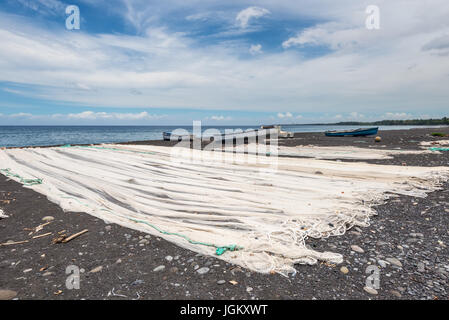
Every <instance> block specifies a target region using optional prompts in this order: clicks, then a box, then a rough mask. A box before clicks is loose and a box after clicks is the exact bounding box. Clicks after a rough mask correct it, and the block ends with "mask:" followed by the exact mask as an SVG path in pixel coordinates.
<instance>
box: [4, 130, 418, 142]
mask: <svg viewBox="0 0 449 320" xmlns="http://www.w3.org/2000/svg"><path fill="white" fill-rule="evenodd" d="M358 127H363V126H339V125H328V126H327V125H326V126H324V125H284V126H282V129H283V130H285V131H291V132H324V131H326V130H341V129H351V128H358ZM416 127H417V126H381V127H380V130H399V129H411V128H416ZM420 127H421V128H422V126H420ZM178 128H180V129H184V130H187V131H189V132H192V127H191V126H0V147H26V146H51V145H64V144H91V143H114V142H126V141H141V140H162V132H164V131H173V130H175V129H178ZM211 128H214V129H218V130H219V131H220V132H224V131H225V129H234V130H235V129H242V130H247V129H255V128H258V126H203V127H202V130H203V131H204V130H207V129H211Z"/></svg>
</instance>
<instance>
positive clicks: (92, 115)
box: [1, 111, 166, 122]
mask: <svg viewBox="0 0 449 320" xmlns="http://www.w3.org/2000/svg"><path fill="white" fill-rule="evenodd" d="M1 116H2V117H3V118H12V119H15V118H22V119H28V120H51V119H58V120H83V121H84V120H88V121H93V120H112V121H116V122H117V121H137V120H157V119H161V118H164V117H166V115H156V114H149V113H148V112H146V111H143V112H137V113H117V112H93V111H83V112H80V113H69V114H61V113H55V114H43V115H33V114H31V113H24V112H21V113H15V114H10V115H1Z"/></svg>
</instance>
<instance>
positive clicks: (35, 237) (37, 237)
mask: <svg viewBox="0 0 449 320" xmlns="http://www.w3.org/2000/svg"><path fill="white" fill-rule="evenodd" d="M51 234H52V233H51V232H47V233H44V234H40V235H38V236H34V237H33V239H39V238H43V237H46V236H49V235H51Z"/></svg>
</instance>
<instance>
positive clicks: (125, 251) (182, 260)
mask: <svg viewBox="0 0 449 320" xmlns="http://www.w3.org/2000/svg"><path fill="white" fill-rule="evenodd" d="M410 130H413V131H412V132H411V131H410ZM410 130H403V131H400V130H391V131H383V132H380V133H379V135H380V136H382V142H381V143H375V142H374V137H368V138H360V137H356V138H329V137H324V135H322V134H321V135H320V134H313V133H298V134H295V138H294V139H291V140H285V141H283V142H285V145H286V146H293V145H301V144H314V145H319V146H326V145H330V146H335V145H345V146H358V147H365V148H369V147H370V146H375V147H377V146H379V148H402V149H404V150H405V149H407V150H413V149H414V148H418V147H417V145H418V144H419V142H420V141H433V140H443V139H445V138H433V137H431V136H430V132H429V131H432V130H431V129H410ZM442 132H443V133H446V134H449V128H445V131H442ZM446 139H447V138H446ZM357 141H364V142H363V143H361V142H357ZM157 142H158V141H156V142H155V141H144V142H140V143H137V144H154V143H157ZM161 142H162V141H161ZM121 144H132V142H127V143H121ZM280 144H281V145H284V144H283V143H280ZM156 145H158V144H156ZM382 146H385V147H382ZM363 162H371V163H379V164H397V165H404V163H405V165H406V166H409V165H410V166H449V160H448V154H447V153H446V154H444V153H440V154H437V153H435V154H430V155H425V156H424V155H419V156H413V155H403V156H401V157H395V158H394V159H386V160H371V161H363ZM0 208H1V209H3V210H4V213H5V214H6V215H8V216H9V218H6V219H1V220H0V230H1V232H0V243H5V242H7V241H8V240H12V241H23V240H24V239H30V236H29V231H27V230H24V228H33V227H36V226H38V225H40V224H43V223H44V222H45V221H43V220H42V219H43V218H44V217H47V216H52V217H54V220H52V222H51V223H50V224H49V225H47V226H45V227H44V229H43V230H42V232H41V233H47V232H52V233H53V235H55V234H57V233H58V232H59V231H62V230H66V231H67V232H68V233H69V234H74V233H76V232H79V231H81V230H83V229H88V230H89V231H88V232H87V233H86V234H84V235H82V236H80V237H79V238H76V239H74V240H72V241H70V242H68V243H65V244H63V243H61V244H52V242H51V239H52V238H53V236H47V237H42V238H37V239H33V240H32V241H31V240H30V241H29V242H27V243H23V244H18V245H10V246H0V289H9V290H14V291H16V292H17V294H18V295H17V298H19V299H80V298H86V299H138V298H140V299H232V298H235V299H429V300H430V299H435V297H436V298H438V299H448V293H449V292H448V291H449V290H448V288H449V282H448V278H449V265H448V259H449V250H448V248H447V246H448V245H449V231H448V227H447V226H448V225H449V183H445V184H444V185H443V187H442V189H441V190H439V191H435V192H432V193H430V194H429V195H428V197H427V198H415V197H409V196H399V197H396V198H393V199H391V200H390V201H388V202H387V203H385V204H382V205H380V206H377V207H376V209H377V213H378V215H377V216H375V217H373V218H372V220H371V225H370V226H369V227H366V228H358V227H355V228H353V229H351V230H350V231H348V232H347V233H346V234H345V235H343V236H339V237H332V238H330V239H321V240H313V239H309V240H308V242H307V243H308V245H310V246H311V247H312V248H314V249H317V250H321V251H325V250H329V251H332V250H338V252H340V253H342V254H343V255H344V262H343V264H341V265H338V266H335V265H330V264H325V263H318V264H317V265H312V266H309V265H297V266H296V269H297V274H296V275H295V276H294V277H293V276H290V277H289V278H285V277H282V276H280V275H277V274H275V275H264V274H258V273H255V272H250V271H248V270H245V269H243V268H241V267H237V266H233V265H231V264H229V263H226V262H224V261H222V260H218V259H216V258H215V257H205V256H201V255H198V254H196V253H194V252H191V251H189V250H186V249H182V248H181V247H178V246H176V245H174V244H172V243H170V242H168V241H165V240H164V239H161V238H159V237H156V236H148V235H147V234H145V233H141V232H138V231H135V230H131V229H127V228H124V227H120V226H118V225H113V224H109V225H108V224H105V223H104V222H103V221H102V220H99V219H96V218H94V217H93V216H90V215H87V214H85V213H74V212H67V213H65V212H63V211H62V209H60V208H59V207H58V206H57V205H55V204H53V203H51V202H50V201H48V200H47V199H46V198H45V197H44V196H42V195H40V194H38V193H36V192H34V191H33V190H31V189H29V188H23V187H22V186H21V185H20V184H19V183H16V182H14V181H11V180H9V179H7V178H6V177H4V176H3V175H1V176H0ZM353 245H357V246H359V247H360V248H362V249H363V253H361V252H356V251H354V250H352V248H351V246H353ZM334 247H335V248H334ZM42 255H45V256H42ZM170 257H171V258H170ZM389 261H392V262H389ZM398 261H399V263H397V262H398ZM393 262H394V263H393ZM69 265H77V266H79V267H80V268H83V269H84V270H85V272H84V273H82V274H81V285H80V289H79V290H68V289H67V288H66V287H65V280H66V277H67V275H66V273H65V268H66V267H67V266H69ZM368 265H377V266H379V267H380V270H381V288H380V289H379V290H378V294H377V295H372V294H370V293H368V292H366V291H365V290H364V289H363V288H364V286H365V281H366V274H365V269H366V267H367V266H368ZM384 265H385V267H383V266H384ZM160 266H164V268H159V267H160ZM197 266H198V267H197ZM342 266H345V267H347V269H348V270H349V272H348V273H347V274H344V273H343V272H341V271H340V268H341V267H342ZM158 268H159V269H160V270H159V271H155V270H156V269H158ZM202 268H207V269H208V271H207V272H206V273H204V274H200V273H198V270H200V269H202ZM29 269H31V270H29ZM203 270H205V269H203ZM229 281H235V282H237V284H232V283H230V282H229ZM223 282H224V283H223ZM59 290H61V291H62V292H61V293H59ZM123 296H126V298H125V297H123Z"/></svg>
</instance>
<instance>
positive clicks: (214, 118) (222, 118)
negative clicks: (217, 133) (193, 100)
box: [206, 115, 232, 121]
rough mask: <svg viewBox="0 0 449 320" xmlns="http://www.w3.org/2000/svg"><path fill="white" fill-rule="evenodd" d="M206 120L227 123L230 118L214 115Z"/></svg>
mask: <svg viewBox="0 0 449 320" xmlns="http://www.w3.org/2000/svg"><path fill="white" fill-rule="evenodd" d="M206 120H213V121H229V120H232V118H231V117H229V116H227V117H225V116H223V115H214V116H211V117H206Z"/></svg>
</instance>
